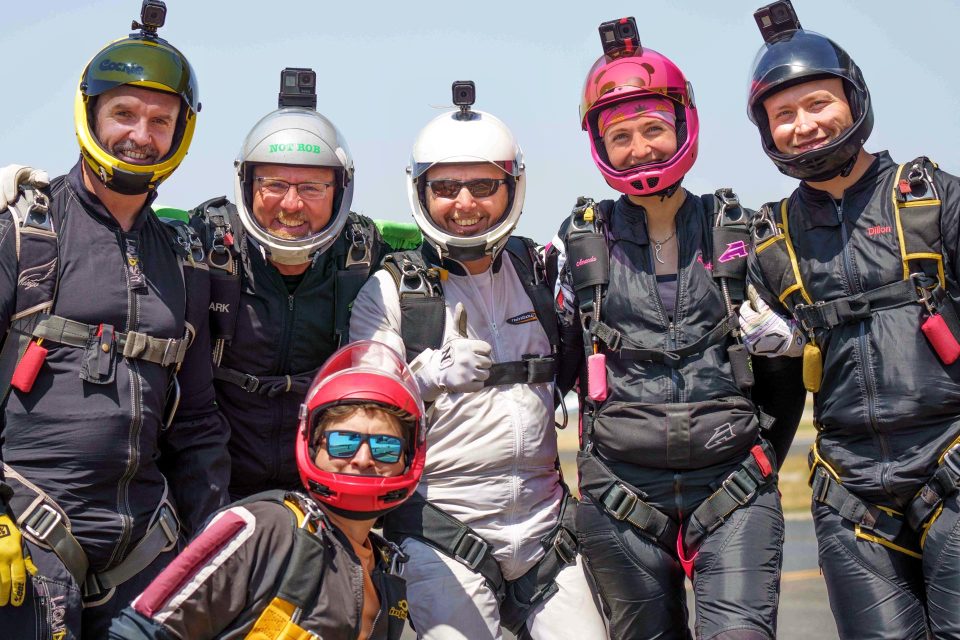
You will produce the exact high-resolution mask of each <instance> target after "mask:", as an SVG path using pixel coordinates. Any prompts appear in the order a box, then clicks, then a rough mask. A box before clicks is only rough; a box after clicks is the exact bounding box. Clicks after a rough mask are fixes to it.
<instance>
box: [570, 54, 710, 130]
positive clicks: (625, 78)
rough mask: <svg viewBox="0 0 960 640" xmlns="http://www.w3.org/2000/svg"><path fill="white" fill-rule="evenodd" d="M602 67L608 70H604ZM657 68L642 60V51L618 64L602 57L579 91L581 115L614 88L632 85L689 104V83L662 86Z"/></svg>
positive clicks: (621, 60) (619, 60) (591, 69)
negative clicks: (658, 82)
mask: <svg viewBox="0 0 960 640" xmlns="http://www.w3.org/2000/svg"><path fill="white" fill-rule="evenodd" d="M601 67H606V69H603V70H601ZM655 72H656V68H655V67H654V66H653V65H652V64H651V63H650V62H647V61H645V60H644V59H643V56H642V53H639V52H638V54H637V55H634V56H631V57H623V58H619V59H617V61H616V64H610V59H609V58H607V57H606V56H601V57H600V58H599V59H598V60H597V61H596V62H595V63H593V66H592V67H591V68H590V72H589V73H588V74H587V79H586V82H584V85H583V91H582V92H581V93H580V95H581V100H580V115H581V117H582V116H585V115H586V114H587V112H588V111H590V109H591V108H592V107H593V105H595V104H596V103H597V101H599V100H600V99H601V98H602V97H604V96H605V95H606V94H608V93H610V92H611V91H613V90H614V89H617V88H623V87H633V88H634V89H640V90H642V91H644V92H647V93H651V94H659V95H663V96H666V97H668V98H670V99H671V100H675V101H676V102H679V103H680V104H681V105H683V106H687V105H688V104H689V103H690V99H691V97H692V96H688V95H687V87H686V86H676V87H674V86H660V85H658V84H654V82H655V81H654V74H655Z"/></svg>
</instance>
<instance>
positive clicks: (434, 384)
mask: <svg viewBox="0 0 960 640" xmlns="http://www.w3.org/2000/svg"><path fill="white" fill-rule="evenodd" d="M453 324H454V327H455V332H456V334H458V335H457V337H454V338H452V339H451V340H449V341H448V342H447V343H446V344H444V345H443V346H442V347H440V348H439V349H426V350H424V352H423V353H421V354H420V355H419V356H417V358H416V359H415V360H414V361H413V362H412V363H411V369H412V370H413V375H414V377H415V378H416V379H417V385H418V386H419V387H420V395H421V396H422V397H423V400H424V402H433V401H434V400H436V399H437V396H439V395H440V394H441V393H463V392H468V391H479V390H480V389H483V381H484V380H486V379H487V378H489V377H490V367H491V366H492V365H493V360H491V359H490V352H491V347H490V345H489V344H488V343H487V342H485V341H483V340H471V339H470V338H467V337H466V328H467V312H466V311H465V310H464V308H463V304H462V303H460V302H458V303H457V306H456V308H455V309H454V312H453Z"/></svg>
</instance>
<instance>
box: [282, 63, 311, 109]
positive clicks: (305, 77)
mask: <svg viewBox="0 0 960 640" xmlns="http://www.w3.org/2000/svg"><path fill="white" fill-rule="evenodd" d="M285 107H303V108H304V109H313V110H316V108H317V73H316V71H314V70H313V69H308V68H306V67H287V68H285V69H284V70H283V71H281V72H280V94H279V95H278V96H277V108H279V109H283V108H285Z"/></svg>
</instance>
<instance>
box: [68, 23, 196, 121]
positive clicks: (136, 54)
mask: <svg viewBox="0 0 960 640" xmlns="http://www.w3.org/2000/svg"><path fill="white" fill-rule="evenodd" d="M83 84H84V86H83V92H84V94H86V95H87V96H98V95H101V94H102V93H104V92H106V91H109V90H110V89H113V88H115V87H118V86H120V85H125V84H133V85H137V86H143V87H147V88H152V89H157V90H160V91H168V92H170V93H175V94H178V95H179V96H180V97H182V98H183V99H184V100H185V101H186V103H187V104H188V105H189V106H190V108H191V109H192V110H193V111H196V110H197V99H198V92H197V85H196V80H195V76H194V74H193V73H192V71H191V69H190V65H189V63H188V62H187V60H186V58H184V57H183V56H182V55H180V53H179V52H177V51H176V50H174V49H172V48H170V47H167V46H164V45H158V44H152V43H147V42H145V41H139V40H126V41H121V42H119V43H116V44H113V45H110V46H108V47H107V48H105V49H104V50H103V51H101V52H100V53H98V54H97V55H96V56H95V57H94V58H93V60H91V61H90V64H89V65H88V66H87V69H86V73H85V74H84V78H83Z"/></svg>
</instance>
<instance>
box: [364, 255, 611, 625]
mask: <svg viewBox="0 0 960 640" xmlns="http://www.w3.org/2000/svg"><path fill="white" fill-rule="evenodd" d="M443 292H444V300H445V304H446V311H445V328H444V342H446V341H447V340H449V339H450V338H451V337H452V336H454V335H456V334H455V333H454V328H453V309H454V308H455V307H456V305H457V303H458V302H460V303H462V304H463V306H464V309H465V310H466V312H467V333H468V335H467V337H469V338H473V339H479V340H485V341H486V342H488V343H489V344H490V346H491V347H492V354H491V357H492V359H493V361H494V362H511V361H516V360H519V359H521V357H522V356H523V355H525V354H537V355H547V354H549V352H550V343H549V341H548V339H547V336H546V334H545V333H544V331H543V328H542V326H541V325H540V322H539V321H538V320H537V319H536V316H535V314H533V313H532V312H533V311H534V309H533V304H532V303H531V301H530V298H529V297H528V296H527V294H526V292H525V291H524V289H523V285H522V284H521V282H520V279H519V278H518V276H517V274H516V271H515V270H514V268H513V264H512V262H511V261H510V259H509V258H506V257H503V258H502V259H498V260H497V261H495V263H494V265H493V266H492V267H491V268H490V269H488V270H487V271H485V272H484V273H481V274H477V275H455V274H453V273H450V274H449V276H448V278H447V280H446V281H445V282H443ZM350 338H351V340H364V339H372V340H378V341H380V342H384V343H386V344H388V345H390V346H391V347H393V348H395V349H397V351H398V352H399V353H401V354H402V353H404V351H405V350H404V346H403V341H402V339H401V337H400V300H399V296H398V294H397V288H396V285H395V284H394V280H393V278H392V277H391V275H390V274H389V273H388V272H386V271H383V270H381V271H379V272H377V273H376V274H375V275H374V277H372V278H370V280H368V281H367V283H366V284H365V285H364V287H363V289H362V290H361V291H360V294H359V295H358V296H357V299H356V301H355V302H354V304H353V311H352V315H351V322H350ZM428 416H429V428H428V431H427V462H426V468H425V470H424V475H423V479H422V480H421V482H420V486H419V488H418V491H419V492H420V493H421V494H422V495H424V496H425V497H426V498H427V499H428V500H429V501H430V502H432V503H433V504H435V505H436V506H438V507H439V508H441V509H443V510H444V511H446V512H447V513H449V514H450V515H452V516H454V517H455V518H457V519H458V520H460V521H461V522H464V523H466V524H468V525H470V526H471V527H472V528H473V529H474V530H475V531H476V532H477V533H478V534H479V535H480V536H481V537H483V539H485V540H486V541H487V542H489V543H490V544H491V545H492V547H493V554H494V557H495V558H496V559H497V561H498V562H499V564H500V569H501V571H502V572H503V576H504V578H505V579H507V580H513V579H516V578H518V577H520V576H522V575H523V574H524V573H526V571H527V570H528V569H530V568H531V567H532V566H533V565H534V564H535V563H536V562H537V561H538V560H539V559H540V558H541V557H542V556H543V554H544V550H543V547H542V545H541V544H540V538H541V537H542V536H543V535H545V534H546V533H548V532H549V531H550V530H551V529H552V528H553V527H554V525H555V524H556V522H557V518H558V516H559V512H560V500H561V498H562V496H563V492H562V490H561V486H560V478H559V474H558V472H557V471H556V468H555V462H556V459H557V436H556V432H555V431H554V419H553V384H552V383H541V384H511V385H499V386H495V387H487V388H484V389H482V390H481V391H477V392H473V393H448V394H441V395H440V396H439V397H438V398H437V400H436V402H435V403H434V405H433V408H432V410H431V411H430V412H429V413H428ZM403 550H404V552H406V553H408V554H409V555H410V561H409V562H408V563H407V564H406V565H405V567H404V574H403V577H404V579H405V580H406V582H407V596H408V599H409V602H410V616H411V618H412V620H413V624H414V625H415V627H416V629H417V632H418V634H419V635H420V637H422V638H429V639H431V640H439V639H442V640H454V639H465V640H483V639H485V638H491V639H499V638H501V637H502V635H501V630H500V615H499V612H498V607H497V601H496V598H495V596H494V594H493V592H492V591H491V590H490V588H489V587H488V586H487V584H486V583H485V582H484V580H483V577H482V576H481V575H480V574H478V573H474V572H472V571H470V570H469V569H468V568H467V567H465V566H464V565H462V564H460V563H459V562H457V561H456V560H453V559H452V558H449V557H447V556H445V555H444V554H442V553H440V552H439V551H436V550H435V549H433V548H432V547H430V546H428V545H426V544H424V543H422V542H420V541H417V540H413V539H407V540H406V541H405V542H404V543H403ZM557 584H558V587H559V591H558V592H557V593H556V594H554V595H553V596H552V597H550V598H549V599H548V600H547V601H546V602H542V603H540V605H538V606H537V607H535V608H534V609H532V610H531V613H530V616H529V617H528V619H527V629H528V630H529V631H530V634H531V636H532V637H533V638H534V640H547V639H549V640H557V639H562V638H576V639H578V640H592V639H594V638H597V639H601V638H606V637H607V635H606V630H605V627H604V623H603V619H602V617H601V615H600V613H599V611H598V610H597V607H596V604H595V602H594V598H593V593H592V591H591V589H590V586H589V584H588V582H587V578H586V575H585V573H584V570H583V567H582V565H581V564H580V561H579V559H578V562H577V564H576V565H570V566H567V567H565V568H564V569H563V570H562V571H561V572H560V574H559V576H558V577H557Z"/></svg>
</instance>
